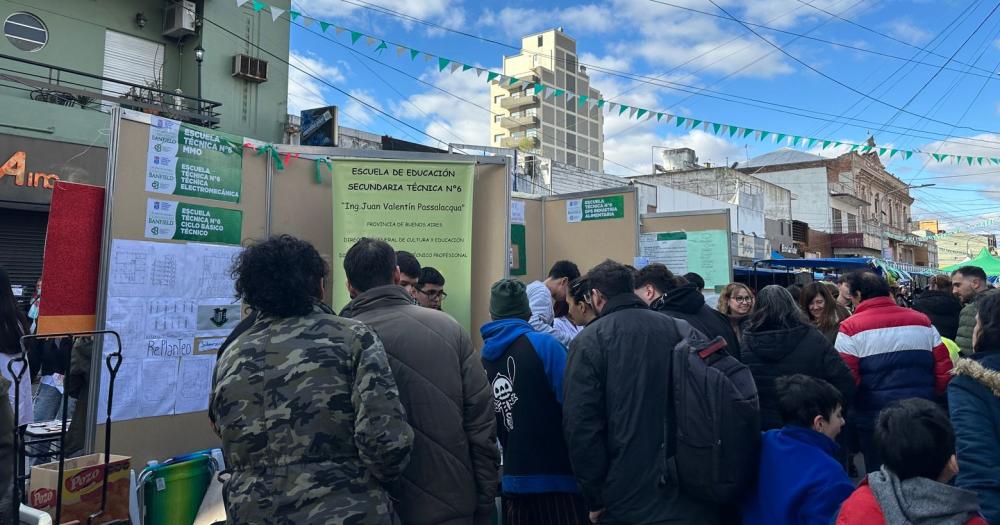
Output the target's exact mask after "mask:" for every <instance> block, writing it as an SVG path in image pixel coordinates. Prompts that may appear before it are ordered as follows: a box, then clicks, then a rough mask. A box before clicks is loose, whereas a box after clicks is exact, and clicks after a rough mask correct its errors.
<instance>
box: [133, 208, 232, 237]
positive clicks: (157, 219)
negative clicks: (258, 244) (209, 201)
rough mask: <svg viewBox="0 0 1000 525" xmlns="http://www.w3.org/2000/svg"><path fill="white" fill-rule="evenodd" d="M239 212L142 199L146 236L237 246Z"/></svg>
mask: <svg viewBox="0 0 1000 525" xmlns="http://www.w3.org/2000/svg"><path fill="white" fill-rule="evenodd" d="M242 229H243V212H241V211H239V210H230V209H227V208H216V207H213V206H201V205H198V204H188V203H186V202H177V201H163V200H157V199H147V200H146V228H145V232H146V238H147V239H173V240H176V241H194V242H209V243H217V244H233V245H239V244H240V239H241V238H242V233H243V232H242Z"/></svg>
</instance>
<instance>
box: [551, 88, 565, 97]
mask: <svg viewBox="0 0 1000 525" xmlns="http://www.w3.org/2000/svg"><path fill="white" fill-rule="evenodd" d="M565 93H566V90H565V89H557V90H555V91H554V92H553V93H552V94H553V95H555V96H557V97H561V96H563V94H565Z"/></svg>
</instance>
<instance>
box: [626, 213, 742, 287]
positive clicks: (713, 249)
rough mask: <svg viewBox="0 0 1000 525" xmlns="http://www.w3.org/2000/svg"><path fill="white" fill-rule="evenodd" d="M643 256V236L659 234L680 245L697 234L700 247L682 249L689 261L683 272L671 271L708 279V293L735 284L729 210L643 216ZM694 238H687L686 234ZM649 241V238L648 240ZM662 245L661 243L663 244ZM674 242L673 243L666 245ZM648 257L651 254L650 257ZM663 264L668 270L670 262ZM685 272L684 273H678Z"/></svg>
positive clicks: (641, 244) (706, 282) (674, 269)
mask: <svg viewBox="0 0 1000 525" xmlns="http://www.w3.org/2000/svg"><path fill="white" fill-rule="evenodd" d="M640 220H641V224H642V225H641V230H640V255H645V254H644V253H643V252H644V251H645V250H646V249H647V246H644V245H643V243H644V237H643V235H652V234H660V235H661V238H662V239H670V238H676V239H677V241H675V242H678V243H684V242H685V241H686V240H687V239H685V238H686V237H690V238H691V239H692V240H693V239H694V238H695V237H696V236H695V235H694V234H698V235H697V237H698V238H699V240H701V241H703V242H702V243H700V244H699V246H697V247H690V246H688V247H683V248H681V250H682V251H684V252H686V253H685V254H684V255H685V256H686V257H687V259H686V260H685V262H684V264H683V268H676V267H675V268H670V269H671V271H674V273H680V274H684V273H687V272H695V273H698V274H699V275H701V276H702V277H703V278H705V290H706V292H710V291H713V290H714V288H715V287H716V286H719V285H723V286H724V285H725V284H728V283H730V282H732V280H733V265H732V253H731V251H732V248H731V245H730V240H729V239H730V233H729V232H730V226H729V210H728V209H720V210H699V211H684V212H666V213H650V214H644V215H642V216H641V218H640ZM688 233H691V234H692V235H690V236H688V235H687V234H688ZM645 238H649V237H645ZM661 242H662V241H661ZM667 242H671V241H667ZM647 254H648V253H647ZM650 262H662V263H664V264H666V265H667V267H668V268H669V267H670V266H672V265H671V264H670V263H669V262H668V261H667V260H661V261H655V260H650ZM680 269H683V270H684V271H679V270H680Z"/></svg>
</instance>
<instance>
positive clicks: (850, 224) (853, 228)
mask: <svg viewBox="0 0 1000 525" xmlns="http://www.w3.org/2000/svg"><path fill="white" fill-rule="evenodd" d="M847 231H848V232H850V233H857V232H858V231H860V230H859V229H858V216H857V215H855V214H853V213H848V214H847Z"/></svg>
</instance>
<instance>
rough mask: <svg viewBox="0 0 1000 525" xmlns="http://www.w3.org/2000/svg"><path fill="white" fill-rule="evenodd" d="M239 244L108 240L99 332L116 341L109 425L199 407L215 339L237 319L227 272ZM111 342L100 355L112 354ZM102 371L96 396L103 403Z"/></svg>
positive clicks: (208, 380)
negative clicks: (118, 351)
mask: <svg viewBox="0 0 1000 525" xmlns="http://www.w3.org/2000/svg"><path fill="white" fill-rule="evenodd" d="M239 252H240V248H239V247H232V246H218V245H211V244H201V243H191V244H166V243H159V242H150V241H129V240H121V239H115V240H114V241H113V242H112V246H111V260H110V269H109V272H108V297H107V316H106V327H107V329H109V330H114V331H116V332H118V334H119V335H120V336H121V341H122V355H123V361H122V368H121V370H120V371H119V373H118V376H117V379H116V382H115V395H114V404H113V406H112V411H111V416H112V419H113V420H115V421H122V420H126V419H134V418H142V417H154V416H165V415H170V414H182V413H186V412H196V411H201V410H205V409H206V408H207V407H208V394H209V390H210V388H211V383H212V373H211V372H212V369H213V368H214V366H215V354H216V352H217V350H218V344H215V343H216V342H217V341H218V342H221V340H222V338H223V337H225V336H226V335H228V334H229V332H230V331H231V330H232V328H233V327H234V326H235V325H236V324H237V323H239V320H240V304H239V303H238V302H237V301H236V299H235V298H234V295H235V289H234V284H233V280H232V277H231V276H230V273H229V269H230V267H231V266H232V264H233V260H234V257H235V256H236V255H237V254H238V253H239ZM114 349H115V341H114V338H112V337H106V338H105V339H104V353H105V354H107V353H109V352H112V351H114ZM107 379H108V378H107V374H102V381H101V383H102V384H101V399H102V401H101V402H102V403H107V395H108V391H107V388H108V385H107Z"/></svg>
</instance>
